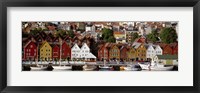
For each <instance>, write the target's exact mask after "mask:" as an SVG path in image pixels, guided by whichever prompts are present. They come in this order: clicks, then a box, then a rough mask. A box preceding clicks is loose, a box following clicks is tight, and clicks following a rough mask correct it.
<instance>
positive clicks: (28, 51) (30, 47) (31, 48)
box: [24, 41, 38, 60]
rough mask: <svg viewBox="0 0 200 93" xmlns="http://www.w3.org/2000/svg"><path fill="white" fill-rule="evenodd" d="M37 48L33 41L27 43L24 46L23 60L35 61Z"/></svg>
mask: <svg viewBox="0 0 200 93" xmlns="http://www.w3.org/2000/svg"><path fill="white" fill-rule="evenodd" d="M37 53H38V50H37V46H36V44H35V43H34V42H33V41H29V42H28V43H27V44H25V46H24V60H35V59H36V58H37Z"/></svg>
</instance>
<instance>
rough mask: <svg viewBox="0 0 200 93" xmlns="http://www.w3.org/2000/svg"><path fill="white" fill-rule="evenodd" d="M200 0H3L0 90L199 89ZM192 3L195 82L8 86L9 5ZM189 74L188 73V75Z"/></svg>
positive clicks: (120, 92)
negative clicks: (181, 83) (182, 84)
mask: <svg viewBox="0 0 200 93" xmlns="http://www.w3.org/2000/svg"><path fill="white" fill-rule="evenodd" d="M199 1H200V0H1V2H0V7H1V8H0V14H1V15H0V20H2V21H0V91H1V92H2V93H35V92H37V93H42V92H45V93H54V92H55V93H84V92H85V93H86V92H87V93H93V92H115V93H149V92H152V93H168V92H170V93H199V92H200V90H199V84H200V78H199V75H200V73H199V72H200V71H199V70H200V69H199V67H200V65H199V58H200V57H198V56H199V52H200V51H199V48H198V47H199V44H200V43H199V37H198V36H200V33H199V30H200V26H199V25H200V2H199ZM69 6H70V7H88V6H91V7H97V6H98V7H193V23H194V26H193V28H194V30H193V31H194V34H193V36H194V37H193V40H194V41H193V54H194V57H193V64H194V65H193V67H194V69H193V75H194V76H193V84H194V85H193V86H184V87H182V86H170V87H169V86H143V87H139V86H134V87H130V86H129V87H127V86H117V87H114V86H102V87H99V86H88V87H83V86H78V87H72V86H71V87H57V86H52V87H47V86H42V87H39V86H37V87H31V86H7V38H8V37H7V16H8V15H7V7H69ZM185 76H186V77H187V75H185Z"/></svg>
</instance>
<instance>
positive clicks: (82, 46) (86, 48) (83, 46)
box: [81, 43, 90, 50]
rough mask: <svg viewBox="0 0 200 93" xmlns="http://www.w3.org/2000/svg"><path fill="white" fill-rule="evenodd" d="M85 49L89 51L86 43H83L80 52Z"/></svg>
mask: <svg viewBox="0 0 200 93" xmlns="http://www.w3.org/2000/svg"><path fill="white" fill-rule="evenodd" d="M84 46H85V47H86V49H90V48H89V47H88V45H87V44H86V43H84V44H83V45H82V47H81V50H82V49H83V47H84Z"/></svg>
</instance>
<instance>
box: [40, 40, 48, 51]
mask: <svg viewBox="0 0 200 93" xmlns="http://www.w3.org/2000/svg"><path fill="white" fill-rule="evenodd" d="M46 43H47V44H48V45H49V43H48V42H47V41H44V42H42V45H41V46H40V49H41V48H42V47H43V46H44V45H45V44H46ZM49 46H50V45H49Z"/></svg>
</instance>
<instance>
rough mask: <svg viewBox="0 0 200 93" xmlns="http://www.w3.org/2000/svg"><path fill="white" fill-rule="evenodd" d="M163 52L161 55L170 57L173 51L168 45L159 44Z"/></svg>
mask: <svg viewBox="0 0 200 93" xmlns="http://www.w3.org/2000/svg"><path fill="white" fill-rule="evenodd" d="M159 45H160V47H161V48H162V50H163V55H172V54H173V49H172V47H171V46H170V45H169V44H159Z"/></svg>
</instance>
